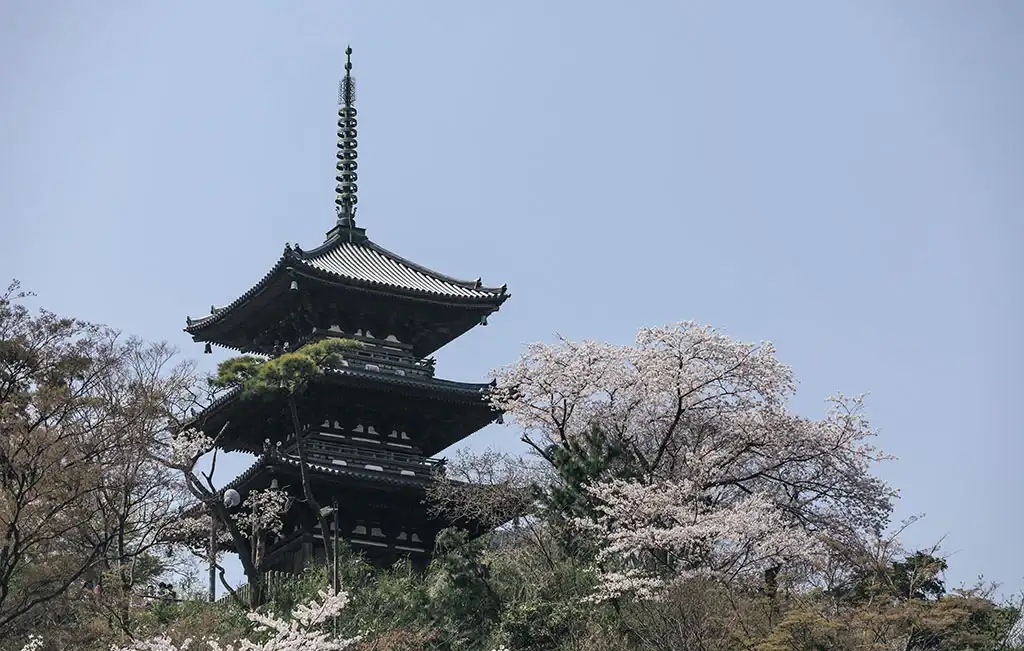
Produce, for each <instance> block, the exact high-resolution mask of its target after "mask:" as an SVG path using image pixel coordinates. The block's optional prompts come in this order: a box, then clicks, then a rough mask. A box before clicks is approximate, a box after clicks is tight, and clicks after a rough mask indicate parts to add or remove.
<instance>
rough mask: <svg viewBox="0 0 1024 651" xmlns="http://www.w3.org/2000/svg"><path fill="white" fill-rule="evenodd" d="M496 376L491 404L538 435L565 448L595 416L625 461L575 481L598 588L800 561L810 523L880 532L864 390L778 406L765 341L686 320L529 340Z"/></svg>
mask: <svg viewBox="0 0 1024 651" xmlns="http://www.w3.org/2000/svg"><path fill="white" fill-rule="evenodd" d="M496 376H497V380H498V386H499V390H497V391H495V392H494V393H493V397H492V401H493V403H494V406H495V407H497V408H499V409H502V410H504V411H505V412H506V413H507V414H508V415H509V416H511V418H512V419H513V421H514V422H515V423H516V424H518V425H519V426H521V427H522V428H523V429H524V430H525V434H526V436H527V437H529V438H530V439H531V440H533V439H535V438H536V439H540V440H539V441H538V445H552V444H553V445H559V446H561V447H563V448H564V449H567V450H570V451H571V450H573V449H574V443H576V442H578V441H582V439H583V437H584V436H585V435H586V434H587V433H588V432H589V431H591V430H592V428H593V427H598V428H600V429H601V430H603V431H604V432H605V433H606V434H607V435H608V436H609V437H610V438H611V439H613V440H614V441H616V443H618V444H619V445H620V446H621V447H622V448H623V449H624V450H625V451H626V454H627V457H628V460H627V462H626V463H627V464H628V470H629V472H628V473H626V474H625V475H624V476H622V477H616V476H614V474H611V475H609V476H607V477H602V478H600V479H597V480H594V481H593V482H592V483H591V484H590V485H588V486H586V487H584V490H585V493H586V494H587V495H589V497H590V498H591V501H592V502H593V504H594V505H595V507H596V513H597V516H596V519H588V518H580V519H577V520H576V521H575V522H574V524H575V526H577V527H579V528H581V529H583V530H585V531H588V532H590V533H591V534H592V535H593V536H595V537H596V538H597V539H598V540H599V541H600V542H601V543H602V549H603V550H602V552H601V554H600V558H599V560H600V561H601V562H600V565H601V566H602V567H604V568H605V570H604V572H603V573H602V574H601V586H602V590H603V593H604V594H606V595H608V596H617V595H619V594H623V593H626V592H631V593H633V594H636V595H639V596H651V595H653V594H654V593H655V592H656V591H657V589H658V587H659V586H661V585H663V584H664V583H665V581H667V580H671V579H672V578H677V577H679V576H681V575H683V574H684V573H687V572H710V573H713V574H716V575H718V576H719V577H725V578H735V577H738V576H742V575H754V574H757V573H759V572H762V571H764V570H765V569H767V568H770V567H779V566H786V565H787V564H789V565H793V564H796V563H802V562H806V561H811V562H813V560H814V559H816V558H817V557H818V556H819V555H820V554H821V553H823V551H822V547H821V545H819V544H818V539H819V537H820V535H821V534H822V533H823V532H828V531H829V530H830V529H835V528H854V529H867V530H877V529H878V528H879V527H881V526H883V525H884V523H885V522H886V520H887V518H888V516H889V513H890V512H891V509H892V500H893V499H894V496H895V493H894V491H892V490H891V489H890V488H889V487H888V486H887V485H885V484H884V482H882V481H881V480H879V479H877V478H876V477H873V476H872V475H871V474H870V470H871V468H872V466H873V464H874V463H875V462H877V461H880V460H882V459H885V458H888V457H887V456H886V455H884V454H882V453H880V452H879V451H877V450H876V449H875V448H874V447H873V446H871V445H870V443H869V440H870V439H871V437H873V436H874V434H875V433H874V431H873V430H872V429H871V427H870V425H869V424H868V422H867V420H866V419H865V418H864V416H863V410H862V407H863V400H862V398H845V397H843V396H838V397H835V398H830V399H829V409H828V411H827V413H826V415H825V417H824V418H823V419H821V420H812V419H807V418H802V417H799V416H797V415H794V414H792V413H790V412H789V411H788V410H787V406H786V403H787V401H788V399H789V397H790V396H791V395H792V393H793V389H794V386H795V382H794V379H793V375H792V371H791V370H790V369H789V368H788V367H787V366H785V365H784V364H782V363H781V362H780V361H778V359H777V358H776V356H775V349H774V347H773V346H772V345H771V344H768V343H762V344H752V343H744V342H738V341H735V340H733V339H731V338H729V337H727V336H726V335H724V334H722V333H720V332H718V331H717V330H715V329H713V328H710V327H704V326H699V325H697V324H695V323H692V322H683V323H679V324H676V325H674V326H669V327H664V328H648V329H643V330H641V331H640V332H639V334H638V335H637V338H636V343H635V345H633V346H616V345H612V344H606V343H599V342H593V341H584V342H573V341H568V340H565V339H562V340H559V341H558V342H557V343H556V344H554V345H547V344H533V345H531V346H529V347H528V349H527V350H526V352H525V353H524V354H523V355H522V357H521V358H520V359H519V360H518V362H516V363H514V364H512V365H511V366H508V367H506V368H503V369H499V370H498V371H496Z"/></svg>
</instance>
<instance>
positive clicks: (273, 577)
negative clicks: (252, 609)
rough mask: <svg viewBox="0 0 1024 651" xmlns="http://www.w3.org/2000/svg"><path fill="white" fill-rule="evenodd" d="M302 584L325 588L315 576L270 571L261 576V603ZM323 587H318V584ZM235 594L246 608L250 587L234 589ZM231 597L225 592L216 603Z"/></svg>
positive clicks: (320, 577) (324, 584) (243, 586)
mask: <svg viewBox="0 0 1024 651" xmlns="http://www.w3.org/2000/svg"><path fill="white" fill-rule="evenodd" d="M303 583H311V584H314V583H315V584H317V585H316V586H311V587H321V588H326V587H327V584H326V583H325V582H324V580H323V577H322V576H320V575H317V574H312V575H309V574H290V573H288V572H279V571H277V570H271V571H269V572H267V573H266V574H264V575H263V600H262V601H263V602H264V603H265V602H267V601H269V600H271V599H273V598H274V597H275V596H277V595H279V594H280V593H281V592H283V591H285V590H289V589H292V588H294V587H296V586H298V585H301V584H303ZM321 583H322V584H323V585H319V584H321ZM235 594H237V595H238V597H239V599H241V600H242V603H243V604H245V605H246V606H248V605H249V598H250V597H251V595H252V586H251V585H249V584H248V583H245V584H243V585H240V586H238V587H237V588H235ZM232 598H233V597H232V596H231V593H230V592H225V593H224V594H223V595H221V596H220V597H219V598H218V599H217V601H218V602H222V601H230V600H231V599H232Z"/></svg>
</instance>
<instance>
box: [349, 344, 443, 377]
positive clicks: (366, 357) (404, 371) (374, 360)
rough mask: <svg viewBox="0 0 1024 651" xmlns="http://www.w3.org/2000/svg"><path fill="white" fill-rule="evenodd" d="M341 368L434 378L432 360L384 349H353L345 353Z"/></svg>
mask: <svg viewBox="0 0 1024 651" xmlns="http://www.w3.org/2000/svg"><path fill="white" fill-rule="evenodd" d="M341 366H343V367H346V368H351V369H353V370H357V371H373V372H377V373H390V374H392V375H399V376H402V377H411V378H418V379H425V380H430V379H433V377H434V361H433V359H426V360H417V359H416V358H414V357H411V356H406V355H401V354H395V353H393V352H391V351H389V350H388V349H385V348H370V347H364V348H355V349H352V350H349V351H345V354H344V359H342V360H341Z"/></svg>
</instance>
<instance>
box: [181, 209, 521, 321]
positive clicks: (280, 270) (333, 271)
mask: <svg viewBox="0 0 1024 651" xmlns="http://www.w3.org/2000/svg"><path fill="white" fill-rule="evenodd" d="M303 277H305V278H312V279H315V280H320V281H323V282H326V283H329V284H335V285H344V286H348V287H352V288H355V289H363V290H368V291H375V292H380V293H386V294H393V295H398V296H401V297H405V298H410V299H414V300H422V301H427V302H434V303H443V304H453V305H461V306H480V307H491V308H492V309H497V308H498V306H500V305H501V304H502V303H504V302H505V301H506V300H507V299H508V297H509V296H511V294H509V293H508V291H507V287H506V286H504V285H503V286H501V287H484V286H483V285H482V284H481V282H480V281H479V280H459V279H456V278H452V277H451V276H447V275H445V274H442V273H439V272H437V271H433V270H431V269H428V268H427V267H424V266H422V265H419V264H416V263H415V262H412V261H410V260H407V259H406V258H403V257H401V256H400V255H398V254H395V253H392V252H391V251H388V250H387V249H385V248H383V247H381V246H379V245H377V244H376V243H374V242H372V241H371V240H370V239H369V238H367V237H366V235H365V231H364V230H363V229H361V228H355V227H351V228H341V227H339V228H335V229H333V230H332V231H331V232H330V233H329V234H328V239H327V241H326V242H324V244H322V245H321V246H318V247H317V248H315V249H312V250H309V251H304V250H302V249H301V248H300V247H299V246H297V245H296V246H294V247H292V246H291V245H289V244H285V248H284V252H283V253H282V254H281V257H280V258H279V259H278V261H277V263H276V264H275V265H274V266H273V267H272V268H271V269H270V271H269V272H267V274H266V275H264V276H263V278H262V279H261V280H260V281H259V282H258V283H256V284H255V285H254V286H253V287H252V288H251V289H249V290H248V291H247V292H245V293H244V294H242V295H241V296H239V297H238V298H236V299H235V300H234V301H232V302H231V303H229V304H227V305H225V306H223V307H213V308H212V309H211V313H210V314H208V315H206V316H202V317H198V318H191V317H190V318H188V319H187V326H186V327H185V332H187V333H189V334H192V335H199V334H201V333H202V331H203V330H204V329H206V328H207V327H209V326H211V325H213V324H215V323H217V322H219V321H221V320H223V319H225V318H226V317H227V316H228V315H230V314H231V313H232V312H235V311H236V310H239V309H241V308H243V307H244V306H245V305H246V304H247V303H248V302H250V301H252V300H253V299H254V298H256V297H257V296H259V295H260V294H261V293H263V292H265V291H266V290H267V289H269V288H270V287H271V286H273V285H275V284H276V283H277V282H278V281H280V280H282V279H286V280H288V279H296V278H297V279H301V278H303Z"/></svg>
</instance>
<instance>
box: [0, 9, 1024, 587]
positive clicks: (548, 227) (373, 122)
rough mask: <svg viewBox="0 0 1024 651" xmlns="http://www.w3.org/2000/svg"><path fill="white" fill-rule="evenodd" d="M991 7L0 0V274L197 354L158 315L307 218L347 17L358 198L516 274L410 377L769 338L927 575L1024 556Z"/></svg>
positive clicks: (173, 315) (324, 187) (308, 227)
mask: <svg viewBox="0 0 1024 651" xmlns="http://www.w3.org/2000/svg"><path fill="white" fill-rule="evenodd" d="M1022 33H1024V3H1021V2H1016V1H1014V0H988V1H975V2H966V1H962V2H940V1H938V0H921V1H918V2H900V3H895V2H889V1H886V0H873V1H869V0H856V1H853V0H851V1H848V2H838V1H836V2H818V1H813V0H807V1H806V2H795V1H793V2H790V1H786V2H783V1H779V0H774V1H773V2H712V1H711V0H708V1H706V2H683V1H678V0H677V1H675V2H635V3H624V2H594V1H582V0H581V1H575V2H569V1H564V2H526V1H524V2H514V3H513V2H502V3H499V2H433V3H425V2H405V3H399V2H382V1H374V2H361V3H356V2H351V1H347V2H289V3H284V2H266V1H262V2H241V1H234V2H215V3H211V2H194V1H191V2H184V1H178V2H154V1H147V2H139V1H137V0H133V1H130V2H129V1H107V2H100V1H96V0H93V1H84V0H83V1H79V2H44V1H39V0H13V1H12V0H8V1H6V2H3V3H2V4H0V64H2V65H0V220H2V229H0V278H11V277H18V278H20V279H21V280H22V281H23V282H24V284H25V285H26V286H27V287H28V288H30V289H32V290H34V291H36V292H37V293H38V294H40V298H41V302H42V303H43V304H45V305H47V306H49V307H50V308H51V309H54V310H57V311H59V312H62V313H67V314H73V315H77V316H80V317H84V318H89V319H93V320H98V321H102V322H105V323H109V324H111V325H114V326H116V327H118V328H121V329H123V330H125V331H127V332H130V333H134V334H138V335H142V336H144V337H147V338H150V339H167V340H169V341H171V342H173V343H174V344H177V345H179V346H180V347H182V349H183V350H184V352H185V353H186V354H187V355H190V356H195V357H198V358H200V360H201V361H202V362H203V363H204V364H206V365H212V363H213V362H215V361H217V360H219V359H222V358H223V354H218V355H213V356H203V355H201V352H202V351H201V346H200V345H198V344H192V343H191V342H190V340H189V338H188V337H187V336H186V335H184V334H183V333H182V332H181V327H182V326H184V317H185V315H186V314H193V315H200V314H203V313H204V312H205V311H206V310H208V308H209V306H210V304H211V303H217V304H224V303H226V302H228V301H230V300H231V299H233V298H234V297H235V296H236V295H238V294H239V293H241V292H242V291H244V290H246V289H248V288H249V287H250V286H251V285H252V284H253V283H255V282H256V281H257V280H258V279H259V278H260V277H261V276H262V275H263V273H265V272H266V271H267V270H268V269H269V267H270V265H272V264H273V263H274V261H275V260H276V259H277V257H278V255H279V254H280V252H281V249H282V247H283V245H284V243H285V242H286V241H290V242H296V241H298V242H299V243H301V244H302V245H303V246H304V247H307V248H309V247H312V246H313V245H315V244H317V243H319V242H320V241H321V240H322V238H323V234H324V232H325V231H327V230H328V229H329V228H330V227H331V225H332V224H333V220H334V215H333V187H334V179H333V156H334V115H335V110H336V107H335V98H336V92H337V91H336V88H337V86H336V84H337V79H338V78H339V76H340V75H341V74H342V72H343V70H342V65H343V59H344V55H343V51H344V48H345V46H346V44H348V43H351V44H352V46H353V48H354V49H355V54H354V57H353V59H354V64H355V75H356V77H357V79H358V84H359V99H358V107H359V109H360V138H359V142H360V170H359V172H360V212H359V218H360V225H362V226H365V227H366V228H367V229H368V233H369V235H370V236H371V237H372V238H373V239H374V240H375V241H377V242H379V243H380V244H382V245H384V246H385V247H387V248H390V249H392V250H394V251H396V252H398V253H400V254H401V255H404V256H406V257H409V258H412V259H414V260H416V261H418V262H421V263H423V264H426V265H428V266H432V267H434V268H437V269H439V270H441V271H444V272H447V273H449V274H452V275H456V276H461V277H468V278H474V277H476V276H478V275H481V276H483V279H484V281H485V283H487V284H490V285H500V284H502V283H505V282H507V283H508V285H509V289H510V291H511V292H512V294H513V296H512V298H511V300H509V302H508V303H506V304H505V306H504V307H503V308H502V310H501V312H500V313H499V314H498V315H495V317H494V318H492V319H491V325H489V326H488V327H486V328H477V329H476V330H474V331H473V332H471V333H469V334H468V335H466V336H465V337H463V338H462V339H460V340H459V341H456V342H455V343H453V344H451V345H449V346H448V347H446V348H445V349H442V350H441V351H440V352H439V355H438V357H439V364H438V370H439V372H440V373H441V374H442V375H444V376H447V377H451V378H452V379H461V380H467V381H473V380H481V379H485V378H486V376H487V373H488V371H489V369H490V368H491V367H494V366H497V365H500V364H504V363H508V362H511V361H513V360H514V359H515V357H516V356H517V355H518V353H519V352H520V350H521V348H522V346H523V345H524V344H525V343H527V342H529V341H534V340H538V339H550V337H551V335H552V334H553V333H554V332H560V333H563V334H566V335H568V336H571V337H576V338H584V337H587V338H595V339H600V340H610V341H614V342H620V343H625V342H628V341H630V340H631V339H632V336H633V334H634V333H635V331H636V329H637V328H638V327H640V326H644V325H661V324H665V323H668V322H672V321H675V320H679V319H695V320H698V321H701V322H705V323H710V324H713V325H716V326H719V327H721V328H723V329H725V330H726V331H727V332H728V333H730V334H732V335H734V336H736V337H739V338H741V339H747V340H760V339H768V340H772V341H774V342H775V343H776V344H777V346H778V349H779V354H780V356H781V358H782V359H783V360H784V361H785V362H787V363H789V364H791V365H792V366H793V367H794V369H795V372H796V374H797V376H798V377H799V378H800V379H801V386H800V390H799V393H798V398H797V400H796V402H795V404H796V407H797V408H798V409H799V410H801V411H802V412H804V413H806V414H807V415H820V414H821V413H822V411H823V402H822V400H823V399H824V398H825V397H826V396H827V395H828V394H830V393H832V392H834V391H837V390H841V391H843V392H846V393H858V392H861V391H871V392H872V396H871V398H870V402H869V416H870V417H871V418H872V420H873V421H874V423H875V424H876V425H877V426H878V427H880V428H881V430H882V438H881V441H880V442H881V444H882V445H883V446H884V447H885V448H886V449H887V450H889V451H891V452H893V453H895V454H897V455H898V456H899V457H900V460H899V461H897V462H894V463H891V464H889V465H888V466H887V467H885V468H884V470H883V474H884V476H885V477H886V478H887V479H889V480H890V481H892V482H893V483H894V484H895V485H896V486H898V487H900V488H901V489H902V492H903V499H902V502H901V504H900V506H899V513H900V515H909V514H912V513H922V512H923V513H926V514H927V517H926V519H925V520H924V521H923V522H921V523H920V524H918V525H916V526H915V527H914V528H913V529H912V530H911V533H910V535H909V538H910V541H911V542H912V543H916V544H924V543H928V542H931V541H933V540H935V539H936V538H938V537H940V536H942V535H944V534H948V537H947V539H946V543H947V549H948V550H949V551H951V552H954V556H953V558H952V560H951V567H952V571H951V573H950V578H951V579H952V583H954V584H956V583H959V582H961V581H967V582H969V581H971V580H972V579H973V578H974V577H975V576H977V575H978V574H981V573H984V574H985V575H986V576H987V577H989V578H992V579H998V580H1001V581H1004V582H1005V584H1006V587H1007V588H1008V589H1009V590H1015V589H1019V588H1024V556H1022V555H1021V553H1020V542H1021V538H1022V534H1024V528H1022V525H1021V511H1020V508H1019V506H1018V505H1019V503H1020V495H1021V492H1022V489H1024V480H1022V479H1021V474H1020V468H1021V458H1020V457H1021V451H1022V444H1021V441H1020V434H1021V427H1020V424H1019V421H1018V420H1017V418H1016V417H1015V416H1013V414H1014V413H1018V412H1019V409H1018V408H1017V406H1018V402H1017V401H1018V400H1019V396H1020V395H1021V392H1022V391H1024V383H1022V381H1021V379H1020V377H1021V376H1020V369H1021V366H1022V362H1024V355H1022V353H1021V347H1020V343H1019V342H1018V341H1017V339H1016V338H1017V337H1019V336H1020V334H1021V332H1022V326H1024V317H1022V310H1021V300H1020V288H1021V282H1020V278H1021V275H1022V274H1021V271H1022V264H1021V262H1019V261H1018V260H1016V259H1015V254H1016V253H1017V252H1018V251H1019V249H1020V248H1021V245H1022V243H1024V242H1022V239H1024V238H1022V226H1021V210H1022V208H1024V183H1022V178H1024V119H1022V116H1024V74H1022V72H1021V71H1022V69H1024V38H1022V37H1021V34H1022ZM5 282H6V281H5ZM514 441H515V433H514V432H513V431H511V430H508V429H503V428H500V427H496V426H492V427H491V428H489V429H487V430H485V431H484V432H481V433H479V434H477V435H476V436H475V437H474V438H473V440H472V444H473V445H474V446H476V445H480V446H484V445H487V444H490V443H494V444H498V445H501V446H514Z"/></svg>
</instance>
